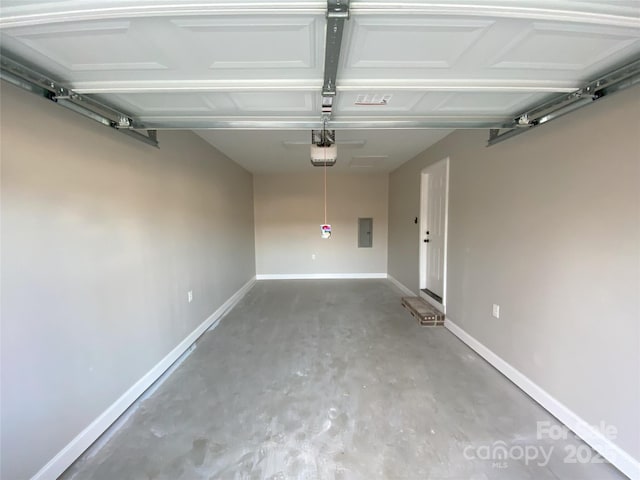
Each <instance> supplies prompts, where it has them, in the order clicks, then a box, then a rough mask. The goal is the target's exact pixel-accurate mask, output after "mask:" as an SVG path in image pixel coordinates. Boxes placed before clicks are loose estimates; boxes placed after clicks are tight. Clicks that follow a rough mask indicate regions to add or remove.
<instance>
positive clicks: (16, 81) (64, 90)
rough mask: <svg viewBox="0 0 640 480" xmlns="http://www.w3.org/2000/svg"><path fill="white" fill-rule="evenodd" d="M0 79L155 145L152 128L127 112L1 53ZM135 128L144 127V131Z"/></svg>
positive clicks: (155, 135)
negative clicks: (81, 93) (73, 88)
mask: <svg viewBox="0 0 640 480" xmlns="http://www.w3.org/2000/svg"><path fill="white" fill-rule="evenodd" d="M0 78H1V79H3V80H6V81H7V82H9V83H11V84H13V85H16V86H18V87H20V88H22V89H24V90H27V91H29V92H32V93H35V94H36V95H39V96H41V97H44V98H46V99H48V100H51V101H53V102H55V103H57V104H58V105H60V106H62V107H65V108H67V109H69V110H73V111H74V112H76V113H79V114H80V115H83V116H85V117H87V118H90V119H91V120H94V121H96V122H98V123H101V124H103V125H106V126H107V127H111V128H113V129H115V130H118V131H119V132H122V133H124V134H125V135H128V136H130V137H132V138H135V139H136V140H140V141H141V142H144V143H146V144H148V145H153V146H154V147H158V138H157V134H156V131H155V130H148V129H145V128H144V126H142V125H140V124H139V123H138V122H137V121H136V120H135V119H134V118H132V117H131V116H130V115H127V114H126V113H123V112H121V111H119V110H117V109H115V108H113V107H111V106H109V105H107V104H105V103H102V102H100V101H98V100H95V99H93V98H90V97H87V96H86V95H80V94H79V93H76V92H74V91H73V90H72V89H71V88H68V87H67V86H65V85H63V84H61V83H60V82H57V81H56V80H53V79H52V78H50V77H49V75H47V74H44V73H42V72H39V71H36V70H35V69H33V68H31V67H28V66H26V65H23V64H22V63H20V62H19V61H17V60H14V59H12V58H10V57H8V56H6V55H5V54H4V53H0ZM137 130H146V133H147V134H146V135H145V134H143V133H140V132H138V131H137Z"/></svg>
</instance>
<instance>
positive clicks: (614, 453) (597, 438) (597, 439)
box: [444, 318, 640, 480]
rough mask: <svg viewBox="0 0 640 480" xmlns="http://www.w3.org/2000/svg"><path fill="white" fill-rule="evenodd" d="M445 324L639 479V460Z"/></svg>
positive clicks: (477, 343)
mask: <svg viewBox="0 0 640 480" xmlns="http://www.w3.org/2000/svg"><path fill="white" fill-rule="evenodd" d="M444 326H445V327H446V328H447V329H448V330H449V331H450V332H451V333H453V334H454V335H455V336H456V337H458V338H459V339H460V340H462V341H463V342H464V343H466V344H467V345H468V346H469V347H470V348H471V349H472V350H475V352H476V353H478V354H479V355H480V356H481V357H482V358H484V359H485V360H486V361H487V362H489V363H490V364H491V365H493V366H494V367H495V368H496V369H497V370H498V371H499V372H500V373H502V374H503V375H504V376H505V377H507V378H508V379H509V380H511V381H512V382H513V383H514V384H516V386H517V387H519V388H520V389H521V390H523V391H524V392H525V393H526V394H527V395H529V396H530V397H531V398H533V399H534V400H535V401H536V402H538V403H539V404H540V405H542V407H543V408H545V409H546V410H547V411H548V412H549V413H551V415H553V416H554V417H556V418H557V419H558V420H559V421H560V422H562V423H563V424H564V425H566V426H567V427H568V428H569V429H570V430H572V431H573V432H574V433H575V434H576V435H578V436H579V437H580V438H581V439H582V440H584V441H585V442H586V443H588V444H589V445H590V446H591V447H592V448H593V449H594V450H595V451H596V452H598V453H599V454H600V455H602V456H603V457H604V458H606V459H607V460H608V461H609V462H611V464H612V465H614V466H615V467H616V468H617V469H618V470H620V471H621V472H622V473H624V474H625V475H627V476H628V477H629V478H631V479H632V480H640V462H638V460H636V459H635V458H633V457H632V456H631V455H630V454H629V453H627V452H626V451H624V450H623V449H622V448H620V447H619V446H618V445H616V444H615V443H613V442H612V441H611V440H610V439H609V438H607V437H606V436H604V435H603V434H602V433H601V432H600V431H599V430H597V429H596V428H594V427H593V426H591V425H589V424H588V423H587V422H586V421H585V420H584V419H582V418H581V417H580V416H578V415H577V414H576V413H575V412H573V411H572V410H570V409H569V408H568V407H567V406H565V405H564V404H562V403H561V402H559V401H558V400H557V399H556V398H554V397H553V396H551V395H550V394H549V393H548V392H546V391H545V390H543V389H542V388H541V387H540V386H538V385H537V384H536V383H534V382H533V381H532V380H531V379H529V378H528V377H527V376H526V375H524V374H523V373H522V372H520V371H519V370H517V369H516V368H514V367H513V366H511V365H510V364H509V363H507V362H505V361H504V360H503V359H502V358H500V357H499V356H498V355H496V354H495V353H493V352H492V351H491V350H489V349H488V348H487V347H485V346H484V345H483V344H482V343H480V342H479V341H478V340H476V339H475V338H473V337H472V336H471V335H469V334H468V333H467V332H465V331H464V330H463V329H462V328H460V327H459V326H457V325H456V324H455V323H453V322H452V321H451V320H449V319H448V318H446V319H445V323H444Z"/></svg>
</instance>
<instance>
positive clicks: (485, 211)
mask: <svg viewBox="0 0 640 480" xmlns="http://www.w3.org/2000/svg"><path fill="white" fill-rule="evenodd" d="M639 112H640V88H635V89H633V90H631V91H626V92H622V93H620V94H617V95H616V96H613V97H611V98H608V99H604V100H602V101H601V102H598V103H597V104H594V105H592V106H589V107H587V108H584V109H582V110H580V111H579V112H575V113H573V114H571V115H568V116H565V117H563V118H560V119H558V120H556V121H554V122H552V123H551V124H549V125H546V126H543V127H540V128H538V129H536V130H534V131H531V132H528V133H526V134H524V135H521V136H519V137H516V138H513V139H511V140H509V141H506V142H504V143H501V144H499V145H496V146H493V147H490V148H486V147H485V142H486V139H487V137H488V132H487V131H458V132H454V133H453V134H451V135H449V136H448V137H446V138H445V139H443V140H442V141H440V142H438V143H437V144H436V145H434V146H433V147H431V148H430V149H428V150H427V151H426V152H424V153H423V154H421V155H419V156H418V157H417V158H415V159H413V160H411V161H410V162H408V163H406V164H405V165H403V166H402V167H400V168H399V169H397V170H396V171H394V172H392V174H391V176H390V191H389V199H390V201H389V218H390V225H389V231H390V234H389V274H390V275H392V276H394V277H395V278H397V279H398V280H399V281H400V282H402V283H403V284H405V285H406V286H408V287H409V288H411V289H413V290H415V291H417V289H418V232H417V228H418V226H417V225H415V224H414V223H413V218H414V217H415V216H417V215H418V214H419V189H420V171H421V170H422V169H423V168H424V167H425V166H426V165H429V164H430V163H432V162H435V161H437V160H440V159H442V158H444V157H450V158H451V177H450V204H449V205H450V210H449V222H450V223H449V225H450V227H449V244H448V247H449V253H448V254H449V258H448V275H449V276H448V280H447V288H448V295H449V296H448V299H447V313H448V315H447V316H448V317H449V318H451V320H453V321H454V322H455V323H457V324H458V325H460V326H461V327H462V328H463V329H464V330H466V331H467V332H468V333H469V334H470V335H472V336H473V337H475V338H476V339H477V340H479V341H480V342H481V343H483V344H484V345H485V346H487V347H488V348H490V349H491V350H492V351H493V352H495V353H496V354H497V355H499V356H500V357H502V358H503V359H504V360H506V361H507V362H509V363H510V364H511V365H513V366H514V367H515V368H517V369H519V370H520V371H521V372H522V373H524V374H525V375H527V376H528V377H529V378H530V379H531V380H533V381H534V382H535V383H537V384H538V385H540V386H541V387H542V388H543V389H545V390H546V391H547V392H549V393H550V394H551V395H553V396H554V397H555V398H556V399H558V400H560V401H561V402H562V403H564V404H565V405H566V406H568V407H569V408H570V409H572V410H573V411H574V412H575V413H577V414H578V415H580V416H581V417H582V418H583V419H585V420H587V421H588V422H589V423H590V424H597V423H598V422H600V421H605V422H607V423H608V424H612V425H614V426H615V427H617V428H618V430H619V433H618V438H617V440H616V442H617V443H618V445H620V446H621V447H622V448H624V449H625V450H626V451H627V452H629V453H630V454H631V455H633V456H635V457H636V458H640V439H639V433H638V432H640V417H639V415H640V408H638V406H639V405H640V344H639V343H640V330H639V329H640V312H639V298H640V296H639V293H640V279H639V275H640V248H639V245H640V210H639V205H640V201H639V200H640V198H639V192H640V183H639V180H640V170H639V168H640V128H639V127H640V122H639V121H638V113H639ZM492 303H497V304H500V305H501V312H500V316H501V318H500V319H499V320H498V319H495V318H493V317H492V316H491V305H492Z"/></svg>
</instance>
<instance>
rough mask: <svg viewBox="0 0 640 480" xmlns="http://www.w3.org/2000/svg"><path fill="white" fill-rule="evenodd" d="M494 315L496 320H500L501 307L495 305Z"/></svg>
mask: <svg viewBox="0 0 640 480" xmlns="http://www.w3.org/2000/svg"><path fill="white" fill-rule="evenodd" d="M492 315H493V316H494V317H495V318H500V305H496V304H495V303H494V304H493V312H492Z"/></svg>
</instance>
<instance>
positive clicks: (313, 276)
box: [256, 273, 387, 280]
mask: <svg viewBox="0 0 640 480" xmlns="http://www.w3.org/2000/svg"><path fill="white" fill-rule="evenodd" d="M343 278H387V274H386V273H261V274H259V275H256V280H336V279H343Z"/></svg>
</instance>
